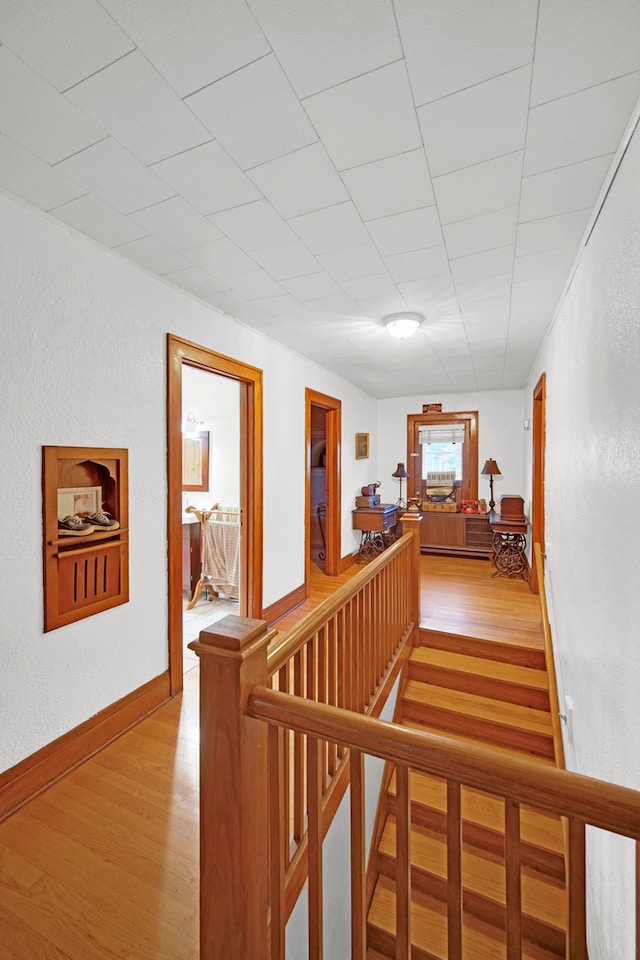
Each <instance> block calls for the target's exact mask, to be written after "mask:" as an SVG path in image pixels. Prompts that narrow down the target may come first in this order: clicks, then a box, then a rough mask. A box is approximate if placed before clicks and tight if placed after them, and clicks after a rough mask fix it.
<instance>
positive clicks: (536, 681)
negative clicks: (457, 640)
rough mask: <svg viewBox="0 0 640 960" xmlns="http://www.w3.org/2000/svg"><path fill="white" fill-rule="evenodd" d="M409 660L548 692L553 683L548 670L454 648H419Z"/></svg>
mask: <svg viewBox="0 0 640 960" xmlns="http://www.w3.org/2000/svg"><path fill="white" fill-rule="evenodd" d="M409 662H410V663H411V664H413V663H417V664H423V665H425V666H431V667H441V668H443V669H446V670H452V671H456V672H459V673H468V674H472V675H473V676H474V677H477V676H482V677H487V678H489V679H491V680H502V681H504V682H507V683H513V684H518V685H520V686H523V687H532V688H533V689H535V690H545V691H546V690H547V689H548V685H549V680H548V677H547V672H546V670H540V669H537V668H535V667H523V666H521V665H520V664H517V663H506V662H505V661H500V660H492V659H489V658H488V657H473V656H467V655H465V654H462V653H456V652H455V651H451V650H440V649H438V648H436V647H416V648H415V649H414V650H412V652H411V657H410V660H409Z"/></svg>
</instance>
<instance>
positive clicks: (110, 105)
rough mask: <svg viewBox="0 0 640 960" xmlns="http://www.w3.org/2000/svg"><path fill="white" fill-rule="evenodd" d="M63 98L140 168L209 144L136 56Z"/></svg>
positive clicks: (169, 90)
mask: <svg viewBox="0 0 640 960" xmlns="http://www.w3.org/2000/svg"><path fill="white" fill-rule="evenodd" d="M66 96H67V97H68V99H69V100H71V101H72V102H73V103H75V104H76V105H77V106H78V107H80V108H81V110H83V111H84V112H85V113H86V114H87V115H88V116H90V117H93V119H94V120H95V121H96V122H97V123H99V124H101V126H102V127H104V129H105V130H108V132H109V133H110V134H111V135H112V136H113V137H114V138H115V139H116V140H118V141H119V143H121V144H122V145H123V146H124V147H126V148H127V150H130V151H131V152H132V153H133V154H135V156H136V157H138V159H140V160H142V162H143V163H146V164H149V163H154V161H156V160H163V159H164V158H165V157H169V156H172V155H173V154H175V153H180V152H181V151H182V150H188V149H189V147H195V146H196V144H199V143H204V142H205V141H207V140H210V139H211V134H210V133H209V131H208V130H207V129H206V128H205V127H203V125H202V124H201V123H200V122H199V121H198V120H197V119H196V117H194V115H193V113H192V112H191V111H190V110H189V108H188V107H186V106H185V105H184V103H183V102H182V101H181V100H180V98H179V97H178V95H177V94H176V92H175V90H173V89H172V88H171V87H170V86H169V84H168V83H167V81H166V80H165V79H164V78H163V77H161V76H160V74H159V73H157V72H156V70H155V69H154V68H153V67H152V65H151V64H150V63H149V61H148V60H146V59H145V57H143V55H142V54H141V53H140V51H139V50H134V52H133V53H129V54H127V56H126V57H122V59H120V60H118V61H117V62H116V63H112V64H111V66H109V67H106V68H105V69H104V70H101V71H100V72H99V73H96V74H94V75H93V76H92V77H88V78H87V79H86V80H83V81H82V83H79V84H78V85H77V86H75V87H73V88H72V89H71V90H69V91H67V93H66Z"/></svg>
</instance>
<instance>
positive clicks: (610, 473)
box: [525, 132, 640, 960]
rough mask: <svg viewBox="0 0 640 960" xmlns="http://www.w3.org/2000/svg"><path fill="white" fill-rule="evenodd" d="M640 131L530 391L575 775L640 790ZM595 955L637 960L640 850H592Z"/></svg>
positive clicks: (601, 959)
mask: <svg viewBox="0 0 640 960" xmlns="http://www.w3.org/2000/svg"><path fill="white" fill-rule="evenodd" d="M639 318H640V134H638V133H637V132H636V135H635V137H634V139H633V140H632V142H631V145H630V146H629V149H628V152H627V154H626V156H625V158H624V160H623V162H622V165H621V167H620V169H619V172H618V175H617V177H616V179H615V181H614V182H613V185H612V188H611V190H610V193H609V195H608V197H607V200H606V203H605V205H604V207H603V210H602V212H601V214H600V217H599V219H598V221H597V223H596V225H595V229H594V230H593V233H592V235H591V237H590V239H589V242H588V244H587V246H586V248H585V250H584V252H583V255H582V258H581V261H580V264H579V266H578V269H577V271H576V274H575V277H574V279H573V283H572V284H571V287H570V290H569V293H568V295H567V297H566V299H565V302H564V304H563V307H562V309H561V311H560V313H559V315H558V317H557V319H556V322H555V324H554V326H553V328H552V330H551V332H550V335H549V337H548V340H547V342H546V345H545V348H544V350H543V352H542V354H541V356H540V357H539V359H538V362H537V363H536V366H535V369H534V370H533V371H532V374H531V377H530V380H529V383H528V384H527V387H526V390H525V397H526V403H527V410H528V412H527V414H526V416H531V407H532V401H531V397H532V391H533V388H534V386H535V384H536V382H537V380H538V378H539V376H540V374H541V373H542V372H543V371H546V375H547V411H546V412H547V435H546V484H545V511H546V552H547V557H548V560H547V576H546V581H547V590H548V591H549V592H550V594H551V597H552V605H553V606H552V609H553V622H552V628H553V634H554V645H555V651H556V657H557V661H558V673H559V679H560V682H561V690H560V696H561V703H562V702H563V701H562V698H563V696H564V694H567V695H569V696H570V697H571V698H572V700H573V704H574V715H573V744H571V743H568V742H567V744H566V746H567V757H568V765H569V766H572V767H574V768H575V769H576V770H578V771H579V772H580V773H584V774H588V775H590V776H594V777H598V778H601V779H605V780H609V781H612V782H614V783H619V784H623V785H626V786H630V787H633V788H635V789H636V790H638V789H640V748H639V746H638V729H639V725H640V695H639V692H640V642H639V625H640V590H639V589H638V580H639V578H640V555H639V553H638V550H639V545H640V519H639V517H640V514H639V512H638V503H639V502H640V501H639V495H640V319H639ZM588 858H589V870H590V872H591V877H592V881H591V885H590V900H589V909H590V916H591V920H590V922H589V939H590V942H589V956H590V957H591V960H630V958H631V957H635V952H634V951H633V950H632V947H631V937H632V924H633V916H634V910H633V900H632V895H633V889H634V883H633V882H632V877H633V871H632V849H631V845H630V844H629V843H628V842H620V841H619V840H613V839H611V838H608V839H607V838H603V837H602V836H594V835H593V834H591V835H590V836H589V840H588Z"/></svg>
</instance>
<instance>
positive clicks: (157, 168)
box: [151, 140, 262, 215]
mask: <svg viewBox="0 0 640 960" xmlns="http://www.w3.org/2000/svg"><path fill="white" fill-rule="evenodd" d="M151 169H152V170H153V171H154V173H157V174H158V176H160V177H162V179H163V180H165V181H166V182H167V183H169V184H171V186H172V187H173V188H174V190H177V191H178V193H180V194H181V195H182V196H183V197H184V198H185V200H188V201H189V203H190V204H192V205H193V206H194V207H195V208H196V210H199V211H200V213H204V214H205V215H207V214H210V213H217V212H218V211H219V210H228V209H229V208H230V207H236V206H239V205H240V204H242V203H249V202H250V201H251V200H260V199H261V197H262V194H261V193H260V191H259V190H258V189H257V188H256V187H255V186H254V185H253V183H251V181H250V180H249V178H248V177H247V175H246V173H244V172H243V171H242V170H241V169H240V167H239V166H238V164H237V163H236V162H235V161H234V160H232V159H231V157H230V156H229V154H228V153H226V151H225V150H223V148H222V147H221V145H220V144H219V143H217V142H216V141H215V140H211V141H209V143H203V144H202V145H201V146H199V147H193V149H191V150H185V151H184V153H179V154H177V155H176V156H174V157H169V158H168V159H167V160H161V161H160V162H159V163H154V164H153V166H152V167H151Z"/></svg>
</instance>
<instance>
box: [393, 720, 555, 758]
mask: <svg viewBox="0 0 640 960" xmlns="http://www.w3.org/2000/svg"><path fill="white" fill-rule="evenodd" d="M402 726H403V727H410V728H411V729H412V730H423V731H424V732H425V733H431V734H434V735H435V736H436V737H444V738H445V739H447V740H455V741H456V742H457V743H468V744H471V745H472V746H474V747H482V748H483V749H484V750H496V751H497V752H498V753H501V754H504V756H507V757H518V759H519V760H522V759H525V760H531V759H532V754H531V753H530V752H529V751H528V750H517V749H514V748H513V747H505V746H499V745H498V744H495V743H487V741H486V740H483V739H482V738H481V737H471V736H469V734H462V733H453V732H450V731H449V730H447V731H443V730H441V729H439V728H438V727H433V726H430V725H429V724H428V723H420V722H418V721H417V720H415V721H414V720H408V719H403V720H402ZM534 759H535V762H536V763H546V764H547V766H551V767H555V765H556V764H555V761H554V760H553V759H552V758H551V757H542V756H539V755H537V756H535V758H534Z"/></svg>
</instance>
